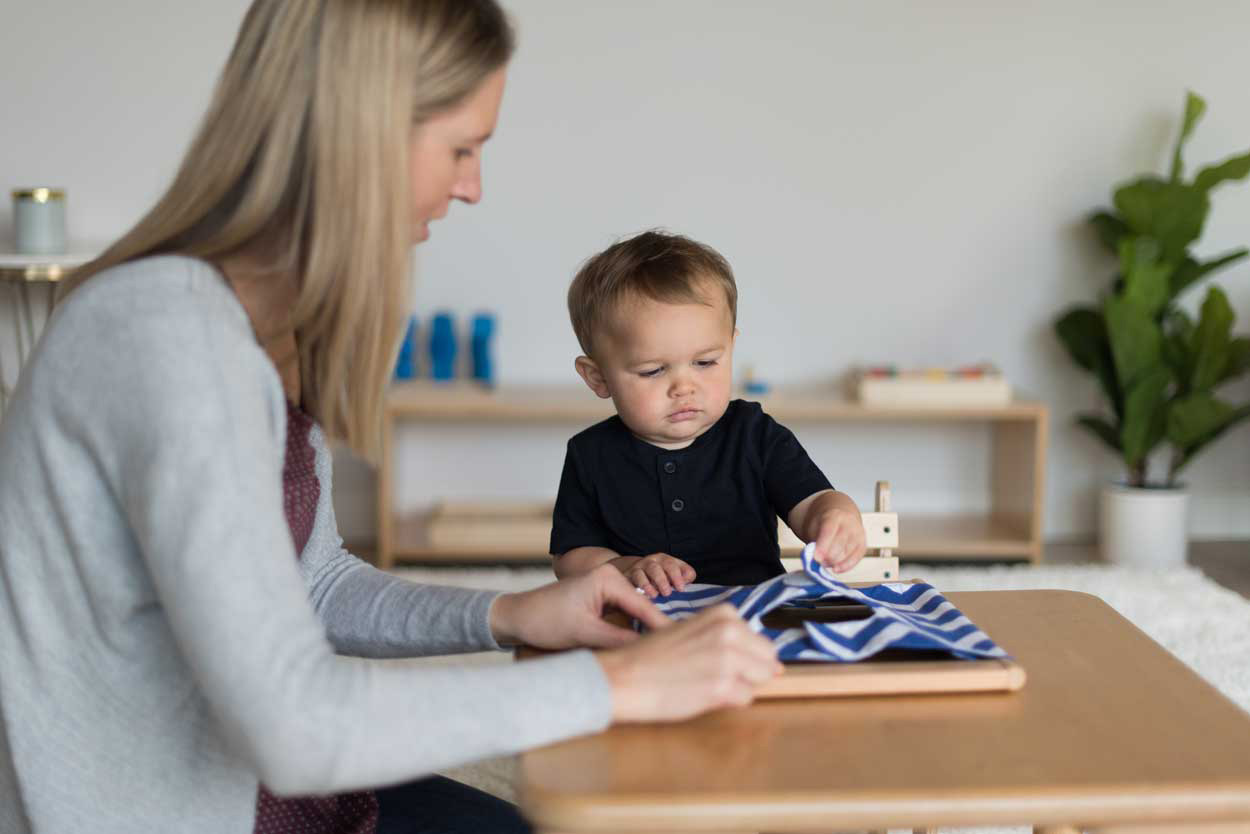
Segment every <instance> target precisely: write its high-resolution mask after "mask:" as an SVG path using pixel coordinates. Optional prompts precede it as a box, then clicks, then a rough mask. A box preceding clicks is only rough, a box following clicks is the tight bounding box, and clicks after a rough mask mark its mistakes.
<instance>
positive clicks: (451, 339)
mask: <svg viewBox="0 0 1250 834" xmlns="http://www.w3.org/2000/svg"><path fill="white" fill-rule="evenodd" d="M455 376H456V324H455V320H454V319H453V318H452V316H451V313H446V312H444V313H438V314H436V315H435V316H434V318H433V320H432V321H431V322H430V377H431V378H432V379H436V380H440V381H446V380H449V379H454V378H455Z"/></svg>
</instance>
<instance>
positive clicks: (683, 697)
mask: <svg viewBox="0 0 1250 834" xmlns="http://www.w3.org/2000/svg"><path fill="white" fill-rule="evenodd" d="M637 596H638V597H639V599H641V595H637ZM648 604H649V603H648ZM596 657H598V659H599V663H600V664H601V665H602V666H603V671H604V674H605V675H607V678H608V683H609V684H610V685H611V687H612V719H613V721H618V722H631V721H679V720H681V719H684V718H689V717H691V716H694V715H698V714H699V713H702V712H706V711H707V710H711V709H717V708H719V707H726V706H745V705H746V704H749V703H750V702H751V700H752V698H754V694H755V688H756V687H757V686H759V685H760V684H761V683H763V682H765V681H767V680H769V679H771V678H773V677H774V676H776V675H778V674H780V672H781V670H782V666H781V663H780V662H779V661H778V660H777V652H776V649H775V648H773V644H772V643H771V642H770V641H769V640H768V639H767V638H765V637H761V636H760V635H758V634H756V633H754V632H753V631H751V629H750V628H749V627H748V626H747V624H746V623H745V622H744V621H743V620H742V618H741V617H740V616H739V615H738V612H737V611H735V610H734V608H733V607H732V606H730V605H717V606H715V607H712V608H708V609H706V610H704V611H701V612H699V613H698V614H697V615H695V616H694V617H691V618H690V619H688V620H683V621H681V622H679V623H675V624H673V625H670V626H669V627H668V628H664V629H661V630H659V631H655V632H652V633H651V634H648V635H646V636H645V637H643V638H642V639H641V640H639V641H637V642H635V643H633V644H632V645H629V646H625V647H623V648H619V649H613V650H610V651H602V652H598V653H597V654H596Z"/></svg>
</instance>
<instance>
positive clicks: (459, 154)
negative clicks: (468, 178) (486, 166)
mask: <svg viewBox="0 0 1250 834" xmlns="http://www.w3.org/2000/svg"><path fill="white" fill-rule="evenodd" d="M471 156H473V150H472V148H456V160H457V161H459V160H461V159H468V158H469V157H471Z"/></svg>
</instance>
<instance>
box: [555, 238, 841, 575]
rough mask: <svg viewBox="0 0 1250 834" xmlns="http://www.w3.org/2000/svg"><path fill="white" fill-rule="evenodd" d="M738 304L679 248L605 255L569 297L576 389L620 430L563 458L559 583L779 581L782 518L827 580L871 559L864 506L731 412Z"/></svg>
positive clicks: (640, 243) (764, 419)
mask: <svg viewBox="0 0 1250 834" xmlns="http://www.w3.org/2000/svg"><path fill="white" fill-rule="evenodd" d="M737 312H738V290H737V286H736V285H735V283H734V278H733V272H732V271H731V270H730V268H729V264H728V263H727V262H726V261H725V259H724V258H723V257H721V256H720V255H719V254H718V253H717V252H715V251H714V250H712V249H711V248H709V247H707V246H704V245H703V244H700V243H697V242H695V241H693V240H690V239H689V238H686V237H682V236H680V235H672V234H667V233H664V232H658V231H649V232H644V233H642V234H640V235H637V236H636V237H633V238H630V239H628V240H624V241H621V242H619V243H616V244H614V245H613V246H610V247H609V248H608V249H606V250H604V251H603V252H601V253H599V254H598V255H595V256H594V257H592V258H591V259H590V260H589V261H587V262H586V263H585V265H583V266H582V268H581V270H580V271H579V272H578V273H577V276H576V277H575V278H574V279H573V283H572V285H571V286H570V287H569V315H570V317H571V318H572V320H573V330H574V331H575V332H576V333H577V339H578V341H579V342H580V343H581V347H582V350H583V351H585V355H583V356H579V357H577V361H576V367H577V372H578V374H580V375H581V377H582V379H583V380H585V382H586V385H588V386H589V387H590V390H592V391H594V392H595V394H597V395H598V396H600V397H603V398H608V397H610V398H611V399H612V402H613V404H614V405H615V407H616V416H615V417H610V418H608V419H607V420H604V421H603V422H601V423H598V424H596V425H594V426H591V427H590V428H588V429H586V430H585V431H583V432H581V433H579V434H577V435H575V436H574V437H573V438H572V439H571V440H570V441H569V443H568V451H567V453H566V455H565V459H564V471H563V474H562V475H561V477H560V490H559V494H558V495H557V497H556V506H555V512H554V517H553V519H552V531H551V554H552V555H553V556H554V557H555V572H556V576H558V577H567V576H573V575H576V574H580V573H585V572H586V571H589V570H591V569H593V568H595V567H598V566H599V565H602V564H603V563H605V562H610V563H611V564H613V565H614V566H616V567H617V568H619V569H620V570H621V572H622V573H624V574H625V575H626V577H628V578H629V579H630V580H631V581H632V582H633V583H634V584H635V585H636V586H637V587H638V588H640V589H641V590H642V591H644V592H645V593H647V594H648V595H649V596H652V597H655V596H657V595H659V596H664V595H667V594H669V593H671V592H672V591H673V590H682V589H683V588H685V586H686V585H687V584H689V583H691V582H693V581H695V580H696V579H697V580H698V581H699V582H702V583H711V584H716V585H752V584H756V583H759V582H763V581H764V580H766V579H768V578H770V577H773V576H776V575H777V574H779V573H782V571H783V569H782V566H781V560H780V549H779V547H778V545H777V517H778V516H780V517H781V518H783V519H785V521H786V523H787V524H789V525H790V529H792V530H793V531H794V532H795V534H796V535H798V537H799V538H801V539H803V540H804V541H805V542H807V541H815V542H816V558H817V559H818V560H819V561H820V562H821V563H823V564H825V565H827V566H829V567H831V568H832V569H833V570H834V571H845V570H849V569H850V568H851V567H853V566H854V565H855V564H856V563H857V562H859V560H860V558H861V557H862V556H863V555H864V527H863V524H862V522H861V521H860V515H859V510H858V508H856V506H855V503H854V502H853V501H852V500H851V499H850V498H849V497H848V496H847V495H845V494H844V493H841V492H838V491H836V490H834V489H833V488H832V487H831V486H830V484H829V481H828V479H826V478H825V476H824V474H823V473H821V471H820V469H818V468H817V467H816V465H815V464H814V463H812V461H811V459H810V458H809V457H808V455H807V453H806V452H805V451H804V450H803V447H802V446H800V445H799V442H798V440H797V439H796V438H795V436H794V434H793V433H791V432H790V430H789V429H786V428H785V427H784V426H781V425H780V424H778V423H777V422H776V421H775V420H773V419H772V418H771V417H769V416H768V415H767V414H765V413H764V411H763V410H762V409H761V408H760V406H759V404H758V403H754V402H747V401H745V400H730V392H731V389H732V387H733V382H732V380H733V347H734V339H735V337H736V336H737V333H738V331H737V329H736V323H737Z"/></svg>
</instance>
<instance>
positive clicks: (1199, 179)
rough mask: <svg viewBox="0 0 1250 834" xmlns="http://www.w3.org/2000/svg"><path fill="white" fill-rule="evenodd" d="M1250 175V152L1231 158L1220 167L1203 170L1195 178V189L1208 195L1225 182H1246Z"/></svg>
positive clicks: (1215, 166) (1214, 166) (1219, 165)
mask: <svg viewBox="0 0 1250 834" xmlns="http://www.w3.org/2000/svg"><path fill="white" fill-rule="evenodd" d="M1247 174H1250V152H1247V153H1244V154H1241V155H1240V156H1230V157H1229V158H1228V159H1226V160H1224V161H1223V162H1221V163H1220V164H1218V165H1212V166H1210V167H1208V168H1203V169H1202V170H1201V171H1199V172H1198V176H1196V177H1194V188H1196V189H1198V190H1199V191H1201V192H1202V193H1203V194H1206V193H1208V192H1210V191H1211V189H1212V188H1215V187H1216V186H1217V185H1219V184H1220V183H1223V182H1229V181H1231V180H1244V179H1245V178H1246V175H1247Z"/></svg>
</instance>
